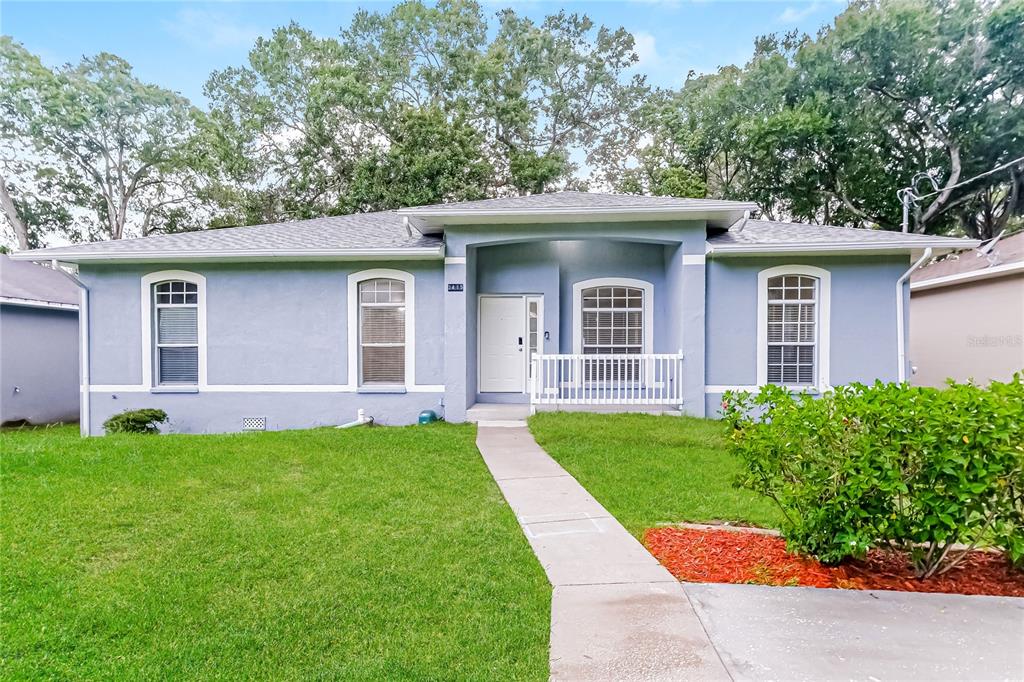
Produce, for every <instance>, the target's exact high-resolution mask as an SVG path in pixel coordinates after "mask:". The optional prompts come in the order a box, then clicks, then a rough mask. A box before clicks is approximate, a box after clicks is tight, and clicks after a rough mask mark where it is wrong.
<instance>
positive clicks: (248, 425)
mask: <svg viewBox="0 0 1024 682" xmlns="http://www.w3.org/2000/svg"><path fill="white" fill-rule="evenodd" d="M242 430H243V431H266V430H267V418H266V417H242Z"/></svg>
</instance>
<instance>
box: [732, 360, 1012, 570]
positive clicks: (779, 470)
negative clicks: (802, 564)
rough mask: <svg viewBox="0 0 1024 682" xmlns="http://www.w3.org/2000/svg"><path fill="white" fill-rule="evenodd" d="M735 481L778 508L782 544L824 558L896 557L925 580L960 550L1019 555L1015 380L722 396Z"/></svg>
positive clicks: (947, 566) (854, 386)
mask: <svg viewBox="0 0 1024 682" xmlns="http://www.w3.org/2000/svg"><path fill="white" fill-rule="evenodd" d="M723 413H724V415H725V418H726V420H727V422H728V423H729V424H730V426H731V427H732V434H731V438H730V441H729V447H730V449H731V450H732V451H733V452H734V453H735V454H737V455H738V456H739V457H740V459H741V460H742V462H743V464H744V471H743V473H742V474H741V475H740V477H739V479H738V481H737V483H738V484H739V485H740V486H742V487H744V488H748V489H750V490H754V491H756V492H759V493H761V494H762V495H766V496H767V497H769V498H771V499H772V500H774V501H775V502H776V503H778V505H779V507H780V508H781V509H782V511H783V513H784V516H785V519H786V520H785V522H784V524H783V525H784V527H783V534H784V535H785V537H786V540H787V543H788V545H789V546H790V548H791V549H793V550H796V551H799V552H803V553H806V554H811V555H814V556H816V557H817V558H818V559H820V560H821V561H823V562H826V563H837V562H839V561H841V560H843V559H845V558H847V557H851V556H862V555H863V554H864V553H865V552H866V551H867V550H868V549H869V548H872V547H877V546H887V547H890V548H892V549H898V550H902V551H906V552H908V553H909V555H910V556H911V558H912V560H913V562H914V568H915V572H916V574H917V576H918V577H920V578H927V577H930V576H932V575H935V574H937V573H942V572H945V571H946V570H949V569H950V568H952V567H953V566H954V565H956V563H957V562H958V561H959V560H960V559H961V558H962V557H963V556H964V555H965V552H963V551H956V550H954V545H955V544H964V545H968V546H969V547H971V548H973V547H974V546H975V545H976V544H977V543H979V542H982V543H985V544H993V545H996V546H999V547H1001V548H1003V549H1004V550H1005V551H1006V553H1007V555H1008V557H1009V558H1010V559H1011V560H1012V561H1014V562H1018V563H1019V562H1021V560H1022V558H1024V382H1022V379H1021V375H1019V374H1018V375H1016V376H1015V377H1014V379H1013V380H1012V381H1010V382H1008V383H999V382H996V383H993V384H992V385H991V386H990V387H989V388H988V389H985V388H980V387H977V386H974V385H972V384H956V383H952V382H951V383H950V384H949V386H948V387H946V388H944V389H935V388H920V387H911V386H907V385H905V384H903V385H900V384H882V383H880V382H879V383H876V384H874V385H873V386H865V385H862V384H852V385H850V386H844V387H841V388H837V389H835V390H834V391H832V392H829V393H827V394H825V395H823V396H821V397H817V398H816V397H813V396H810V395H806V394H800V395H796V396H794V395H791V394H790V393H789V392H788V391H786V390H785V389H782V388H780V387H777V386H767V387H764V388H763V389H762V390H761V392H760V393H759V394H758V395H756V396H751V395H750V394H735V393H730V394H727V395H726V396H725V398H724V402H723Z"/></svg>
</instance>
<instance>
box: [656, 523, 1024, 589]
mask: <svg viewBox="0 0 1024 682" xmlns="http://www.w3.org/2000/svg"><path fill="white" fill-rule="evenodd" d="M644 544H645V545H647V548H648V549H649V550H650V551H651V553H652V554H653V555H654V556H655V557H657V559H658V561H660V562H661V563H662V564H663V565H664V566H665V567H666V568H667V569H668V570H669V571H670V572H671V573H672V575H674V576H675V577H677V578H679V579H680V580H683V581H686V582H702V583H747V584H754V585H793V586H796V585H800V586H804V587H839V588H844V589H851V590H899V591H901V592H948V593H953V594H991V595H998V596H1005V597H1024V572H1022V571H1017V570H1013V569H1012V568H1010V566H1009V564H1008V563H1007V562H1006V559H1005V558H1004V557H1003V556H1002V555H1001V554H996V553H993V552H972V553H971V554H970V556H968V557H967V558H965V559H964V560H963V561H962V562H961V563H960V564H958V565H957V566H956V567H955V568H953V569H951V570H950V571H949V572H947V573H945V574H943V575H941V576H939V577H936V578H930V579H928V580H917V579H916V578H914V573H913V570H912V569H911V568H910V564H909V562H908V561H907V559H906V557H904V556H902V555H899V554H895V553H893V552H886V551H882V550H872V551H871V552H869V553H868V556H867V558H866V559H864V560H863V561H850V562H846V563H843V564H842V565H840V566H823V565H821V564H820V563H818V562H817V561H816V560H814V559H807V558H804V557H800V556H797V555H794V554H787V553H786V542H785V540H783V539H782V538H779V537H774V536H771V535H761V534H755V533H744V532H742V531H734V530H697V529H691V528H652V529H650V530H648V531H647V532H646V533H645V534H644Z"/></svg>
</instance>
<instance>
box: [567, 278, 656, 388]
mask: <svg viewBox="0 0 1024 682" xmlns="http://www.w3.org/2000/svg"><path fill="white" fill-rule="evenodd" d="M580 312H581V315H580V319H581V321H582V325H583V329H582V341H583V343H582V350H583V353H584V354H585V355H606V354H610V353H643V349H644V292H643V289H638V288H635V287H591V288H589V289H584V290H583V292H582V310H581V311H580ZM610 366H611V369H608V368H607V366H606V365H605V364H602V363H589V362H587V363H584V367H585V373H586V379H587V380H605V379H632V378H635V377H636V374H637V372H638V368H639V363H633V362H629V363H617V362H616V363H611V365H610ZM606 373H613V374H615V375H616V376H605V374H606ZM620 374H622V375H625V376H618V375H620Z"/></svg>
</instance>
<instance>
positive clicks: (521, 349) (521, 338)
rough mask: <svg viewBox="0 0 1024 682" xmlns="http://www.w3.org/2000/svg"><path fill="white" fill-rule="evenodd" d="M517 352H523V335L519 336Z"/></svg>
mask: <svg viewBox="0 0 1024 682" xmlns="http://www.w3.org/2000/svg"><path fill="white" fill-rule="evenodd" d="M519 352H520V353H522V352H523V337H521V336H520V337H519Z"/></svg>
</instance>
